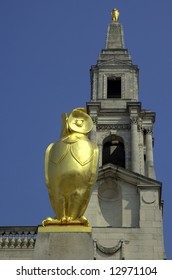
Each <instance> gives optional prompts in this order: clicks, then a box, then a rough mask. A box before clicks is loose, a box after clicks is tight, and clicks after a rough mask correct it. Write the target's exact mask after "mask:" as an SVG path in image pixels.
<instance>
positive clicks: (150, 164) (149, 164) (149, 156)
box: [145, 128, 155, 179]
mask: <svg viewBox="0 0 172 280" xmlns="http://www.w3.org/2000/svg"><path fill="white" fill-rule="evenodd" d="M145 133H146V176H147V177H149V178H152V179H155V170H154V160H153V147H152V133H153V129H152V128H147V129H146V130H145Z"/></svg>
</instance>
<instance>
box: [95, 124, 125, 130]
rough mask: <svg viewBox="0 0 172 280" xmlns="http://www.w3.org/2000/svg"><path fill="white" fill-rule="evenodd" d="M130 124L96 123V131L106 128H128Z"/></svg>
mask: <svg viewBox="0 0 172 280" xmlns="http://www.w3.org/2000/svg"><path fill="white" fill-rule="evenodd" d="M129 129H130V124H97V130H98V131H105V130H106V131H107V130H129Z"/></svg>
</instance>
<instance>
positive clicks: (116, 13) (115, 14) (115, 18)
mask: <svg viewBox="0 0 172 280" xmlns="http://www.w3.org/2000/svg"><path fill="white" fill-rule="evenodd" d="M111 16H112V21H115V22H118V18H119V11H118V9H113V10H112V12H111Z"/></svg>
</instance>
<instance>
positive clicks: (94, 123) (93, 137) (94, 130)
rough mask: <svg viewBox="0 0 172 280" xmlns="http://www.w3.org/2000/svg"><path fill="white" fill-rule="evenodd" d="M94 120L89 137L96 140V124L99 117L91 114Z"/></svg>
mask: <svg viewBox="0 0 172 280" xmlns="http://www.w3.org/2000/svg"><path fill="white" fill-rule="evenodd" d="M91 118H92V121H93V129H92V130H91V132H90V133H89V139H90V141H93V142H96V124H97V117H96V116H91Z"/></svg>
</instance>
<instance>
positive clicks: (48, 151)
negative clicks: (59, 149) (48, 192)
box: [44, 143, 54, 187]
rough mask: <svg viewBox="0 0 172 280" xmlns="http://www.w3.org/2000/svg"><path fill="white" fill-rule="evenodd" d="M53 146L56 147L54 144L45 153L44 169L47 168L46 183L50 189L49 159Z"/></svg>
mask: <svg viewBox="0 0 172 280" xmlns="http://www.w3.org/2000/svg"><path fill="white" fill-rule="evenodd" d="M53 145H54V143H51V144H50V145H49V146H48V147H47V149H46V151H45V162H44V168H45V182H46V185H47V187H49V176H48V165H49V157H50V150H51V148H52V146H53Z"/></svg>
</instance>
